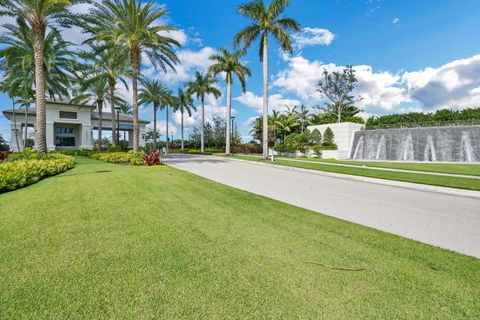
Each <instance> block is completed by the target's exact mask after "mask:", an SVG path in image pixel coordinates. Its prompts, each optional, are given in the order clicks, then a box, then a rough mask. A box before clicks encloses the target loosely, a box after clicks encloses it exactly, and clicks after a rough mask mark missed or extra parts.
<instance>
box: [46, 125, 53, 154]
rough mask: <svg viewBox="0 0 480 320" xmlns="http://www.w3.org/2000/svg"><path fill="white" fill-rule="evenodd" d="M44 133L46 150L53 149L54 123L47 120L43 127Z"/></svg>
mask: <svg viewBox="0 0 480 320" xmlns="http://www.w3.org/2000/svg"><path fill="white" fill-rule="evenodd" d="M45 129H46V130H45V131H46V132H45V133H46V136H47V149H48V151H54V150H55V125H54V123H53V122H47V125H46V127H45Z"/></svg>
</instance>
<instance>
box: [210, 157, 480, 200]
mask: <svg viewBox="0 0 480 320" xmlns="http://www.w3.org/2000/svg"><path fill="white" fill-rule="evenodd" d="M209 157H216V156H209ZM217 158H222V159H227V160H233V161H241V162H248V163H251V164H255V165H260V166H266V167H271V168H277V169H282V170H289V171H296V172H302V173H313V174H316V175H320V176H327V177H333V178H339V179H345V180H352V181H361V182H368V183H374V184H381V185H386V186H392V187H400V188H405V189H411V190H419V191H427V192H433V193H442V194H448V195H453V196H461V197H470V198H479V199H480V191H474V190H464V189H456V188H449V187H440V186H432V185H428V184H420V183H413V182H403V181H395V180H386V179H378V178H370V177H363V176H355V175H349V174H343V173H335V172H326V171H320V170H313V169H304V168H296V167H289V166H283V165H278V164H271V163H262V162H258V161H250V160H243V159H235V158H227V157H217Z"/></svg>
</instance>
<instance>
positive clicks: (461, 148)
mask: <svg viewBox="0 0 480 320" xmlns="http://www.w3.org/2000/svg"><path fill="white" fill-rule="evenodd" d="M350 158H352V159H358V160H392V161H454V162H475V161H480V126H452V127H431V128H404V129H385V130H362V131H357V132H356V133H355V136H354V139H353V145H352V148H351V151H350Z"/></svg>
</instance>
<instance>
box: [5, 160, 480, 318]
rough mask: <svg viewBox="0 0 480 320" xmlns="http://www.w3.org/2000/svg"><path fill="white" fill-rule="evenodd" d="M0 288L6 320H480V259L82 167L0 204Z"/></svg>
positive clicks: (169, 183)
mask: <svg viewBox="0 0 480 320" xmlns="http://www.w3.org/2000/svg"><path fill="white" fill-rule="evenodd" d="M354 208H355V205H354V204H352V210H354ZM308 262H317V263H322V264H327V265H330V266H334V267H355V266H360V267H363V268H365V269H364V270H362V271H341V270H334V269H329V268H326V267H324V266H320V265H315V264H311V263H308ZM0 279H1V281H0V319H112V318H122V319H186V318H191V319H207V318H209V319H210V318H215V319H227V318H230V319H265V318H270V319H273V318H275V319H478V318H480V300H479V298H478V297H479V296H480V260H478V259H475V258H472V257H467V256H463V255H460V254H457V253H453V252H450V251H446V250H442V249H439V248H435V247H431V246H428V245H424V244H420V243H417V242H415V241H411V240H407V239H404V238H401V237H397V236H394V235H390V234H387V233H383V232H380V231H376V230H372V229H370V228H366V227H362V226H359V225H355V224H352V223H349V222H344V221H341V220H337V219H334V218H330V217H326V216H323V215H321V214H318V213H314V212H311V211H308V210H303V209H300V208H297V207H293V206H290V205H287V204H283V203H281V202H277V201H273V200H270V199H267V198H264V197H260V196H256V195H252V194H250V193H247V192H244V191H240V190H237V189H233V188H230V187H226V186H224V185H221V184H218V183H215V182H212V181H209V180H205V179H203V178H200V177H198V176H194V175H192V174H189V173H186V172H182V171H179V170H176V169H173V168H170V167H165V166H163V167H152V168H148V167H132V166H121V165H113V164H106V163H101V162H98V161H94V160H88V159H83V158H79V164H78V165H77V167H76V168H74V169H73V170H71V171H69V172H67V173H64V174H62V175H59V176H56V177H52V178H49V179H46V180H43V181H41V182H39V183H37V184H35V185H32V186H29V187H27V188H24V189H20V190H17V191H14V192H10V193H6V194H2V195H0Z"/></svg>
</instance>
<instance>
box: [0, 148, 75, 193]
mask: <svg viewBox="0 0 480 320" xmlns="http://www.w3.org/2000/svg"><path fill="white" fill-rule="evenodd" d="M30 152H31V151H30ZM18 154H22V153H18ZM26 154H27V155H28V156H27V157H26V158H17V159H15V160H12V159H11V157H9V158H8V161H7V162H4V163H2V164H0V193H2V192H7V191H12V190H15V189H18V188H21V187H24V186H27V185H30V184H32V183H35V182H37V181H39V180H40V179H42V178H45V177H48V176H53V175H56V174H59V173H62V172H65V171H67V170H69V169H71V168H73V166H74V165H75V159H74V158H73V157H70V156H66V155H63V154H56V153H49V154H47V155H40V154H37V153H35V154H36V155H35V156H33V155H31V154H29V152H28V151H27V153H26ZM14 155H15V154H14Z"/></svg>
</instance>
